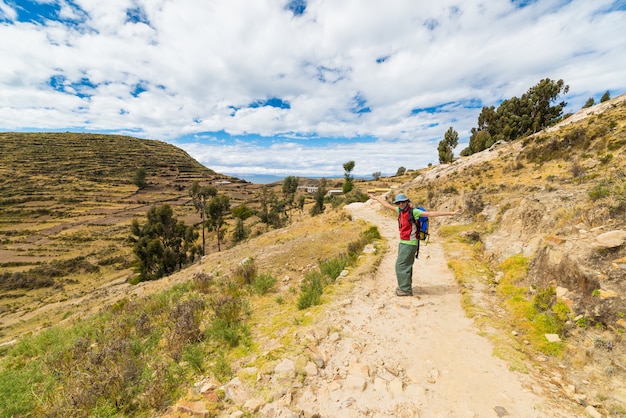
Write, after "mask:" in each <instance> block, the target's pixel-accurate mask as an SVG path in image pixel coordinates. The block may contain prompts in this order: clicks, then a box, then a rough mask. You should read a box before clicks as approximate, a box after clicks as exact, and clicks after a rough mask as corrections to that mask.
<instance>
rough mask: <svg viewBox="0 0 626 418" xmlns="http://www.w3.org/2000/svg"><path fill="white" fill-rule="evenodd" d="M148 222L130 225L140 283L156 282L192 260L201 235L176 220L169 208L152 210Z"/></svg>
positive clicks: (162, 207)
mask: <svg viewBox="0 0 626 418" xmlns="http://www.w3.org/2000/svg"><path fill="white" fill-rule="evenodd" d="M146 219H147V220H146V223H144V224H143V225H140V224H139V221H137V220H136V219H134V220H133V221H132V224H131V233H132V234H133V237H131V241H132V242H133V244H134V245H133V252H134V253H135V255H136V256H137V258H138V259H139V281H144V280H155V279H158V278H161V277H163V276H165V275H168V274H171V273H173V272H174V271H175V270H176V268H177V267H178V268H182V266H183V265H184V264H186V263H187V262H189V261H193V259H194V258H195V254H196V253H197V247H196V246H195V241H196V240H197V239H198V233H197V232H196V231H195V230H194V228H193V227H192V226H186V225H185V223H184V222H182V221H178V220H177V219H176V218H175V217H174V212H173V210H172V208H171V207H170V206H169V205H162V206H159V207H152V208H150V210H148V213H147V214H146Z"/></svg>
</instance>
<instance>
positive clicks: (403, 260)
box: [396, 243, 417, 292]
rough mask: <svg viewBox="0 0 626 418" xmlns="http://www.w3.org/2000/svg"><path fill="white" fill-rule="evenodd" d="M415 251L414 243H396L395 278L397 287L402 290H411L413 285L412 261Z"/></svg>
mask: <svg viewBox="0 0 626 418" xmlns="http://www.w3.org/2000/svg"><path fill="white" fill-rule="evenodd" d="M416 252H417V246H416V245H409V244H403V243H400V244H398V258H397V259H396V278H397V279H398V287H399V288H400V290H402V291H403V292H411V288H412V286H413V261H414V260H415V253H416Z"/></svg>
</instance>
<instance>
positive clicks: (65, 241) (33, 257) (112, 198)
mask: <svg viewBox="0 0 626 418" xmlns="http://www.w3.org/2000/svg"><path fill="white" fill-rule="evenodd" d="M140 168H142V169H145V171H146V173H147V176H146V182H147V186H146V187H145V188H143V189H141V190H139V189H138V187H137V186H136V185H135V184H134V181H133V180H134V177H135V174H136V172H137V170H138V169H140ZM193 181H199V182H200V183H201V184H209V183H212V184H215V185H217V187H218V189H219V191H220V193H226V194H228V195H229V197H230V199H231V204H232V206H236V205H238V204H240V203H241V202H250V201H254V199H255V196H256V193H257V191H258V188H259V186H256V185H252V184H250V183H247V182H245V181H242V180H239V179H236V178H231V177H228V176H224V175H221V174H218V173H216V172H214V171H213V170H210V169H208V168H206V167H204V166H202V165H201V164H200V163H198V162H197V161H195V160H194V159H193V158H191V157H190V156H189V155H188V154H187V153H185V152H184V151H182V150H181V149H179V148H176V147H174V146H172V145H169V144H166V143H164V142H160V141H154V140H143V139H138V138H132V137H124V136H111V135H94V134H75V133H0V277H1V278H2V280H1V281H0V302H1V304H0V321H1V322H0V340H2V339H3V338H8V337H9V335H11V334H13V332H9V333H7V332H6V328H11V329H13V328H15V327H17V328H22V325H26V324H29V323H30V322H31V319H30V317H29V314H28V313H26V314H25V313H24V311H23V310H24V308H25V307H26V311H37V310H38V309H39V308H42V307H44V306H46V305H49V304H51V303H54V302H57V301H60V300H65V299H68V298H76V297H79V296H80V295H82V294H85V293H86V292H89V291H91V290H92V289H94V288H97V287H99V286H102V285H103V284H105V283H109V282H111V281H119V280H126V279H128V278H129V277H130V276H131V275H132V274H133V269H132V265H131V263H132V260H133V256H132V248H131V245H130V244H129V242H128V241H127V239H128V236H129V234H130V230H129V225H130V223H131V221H132V219H133V218H139V219H141V217H143V215H144V213H145V211H147V209H148V208H149V207H151V206H153V205H156V204H163V203H168V204H170V205H172V206H173V207H174V208H175V214H176V216H177V218H178V219H182V220H184V221H185V222H186V223H187V224H192V223H197V222H198V221H199V216H198V215H197V214H196V213H195V211H194V209H193V207H192V206H191V205H190V204H189V201H190V198H189V191H188V190H189V186H190V185H191V183H192V182H193ZM26 272H30V276H31V280H30V282H28V283H24V282H20V278H23V277H24V276H23V274H24V273H26ZM20 274H22V276H20ZM9 277H10V278H11V280H8V278H9ZM32 277H35V279H34V282H33V279H32ZM47 320H48V321H49V322H52V323H54V322H55V321H56V320H58V318H48V319H47ZM35 322H37V321H35ZM30 326H31V325H27V326H24V327H23V328H24V329H30ZM3 329H5V332H3Z"/></svg>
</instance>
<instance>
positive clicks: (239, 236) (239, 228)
mask: <svg viewBox="0 0 626 418" xmlns="http://www.w3.org/2000/svg"><path fill="white" fill-rule="evenodd" d="M246 238H248V231H246V227H245V225H244V223H243V219H241V218H237V221H236V222H235V229H234V231H233V242H234V243H238V242H241V241H243V240H244V239H246Z"/></svg>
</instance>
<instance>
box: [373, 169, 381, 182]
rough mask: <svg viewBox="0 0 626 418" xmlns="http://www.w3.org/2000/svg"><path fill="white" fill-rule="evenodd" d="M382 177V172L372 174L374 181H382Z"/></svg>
mask: <svg viewBox="0 0 626 418" xmlns="http://www.w3.org/2000/svg"><path fill="white" fill-rule="evenodd" d="M381 175H382V173H381V172H380V171H374V172H373V173H372V178H373V179H374V180H380V176H381Z"/></svg>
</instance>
